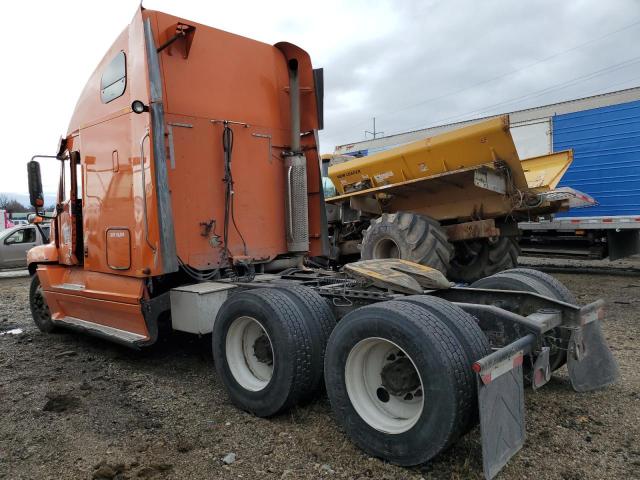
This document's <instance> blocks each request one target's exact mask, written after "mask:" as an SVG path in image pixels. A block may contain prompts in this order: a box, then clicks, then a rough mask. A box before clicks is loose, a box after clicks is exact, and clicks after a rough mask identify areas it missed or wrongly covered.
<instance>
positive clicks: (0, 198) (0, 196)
mask: <svg viewBox="0 0 640 480" xmlns="http://www.w3.org/2000/svg"><path fill="white" fill-rule="evenodd" d="M9 202H10V200H9V196H8V195H7V194H6V193H0V210H6V209H7V205H8V204H9Z"/></svg>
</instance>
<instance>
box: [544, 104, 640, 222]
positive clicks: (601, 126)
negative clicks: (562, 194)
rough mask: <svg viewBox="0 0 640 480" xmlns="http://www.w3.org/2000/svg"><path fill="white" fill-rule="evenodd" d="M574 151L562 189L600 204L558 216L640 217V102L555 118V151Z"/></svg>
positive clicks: (562, 182)
mask: <svg viewBox="0 0 640 480" xmlns="http://www.w3.org/2000/svg"><path fill="white" fill-rule="evenodd" d="M568 148H573V152H574V160H573V163H572V165H571V167H569V170H568V171H567V173H566V174H565V175H564V177H563V179H562V181H561V183H560V185H562V186H569V187H573V188H576V189H578V190H581V191H583V192H585V193H588V194H589V195H591V196H593V197H594V198H595V199H596V200H597V201H598V202H599V205H598V206H596V207H591V208H584V209H574V210H571V211H569V212H566V213H563V214H559V215H558V216H564V217H566V216H569V217H583V216H600V215H640V101H634V102H629V103H622V104H619V105H611V106H608V107H602V108H594V109H592V110H585V111H582V112H575V113H567V114H564V115H556V116H554V117H553V149H554V151H559V150H566V149H568Z"/></svg>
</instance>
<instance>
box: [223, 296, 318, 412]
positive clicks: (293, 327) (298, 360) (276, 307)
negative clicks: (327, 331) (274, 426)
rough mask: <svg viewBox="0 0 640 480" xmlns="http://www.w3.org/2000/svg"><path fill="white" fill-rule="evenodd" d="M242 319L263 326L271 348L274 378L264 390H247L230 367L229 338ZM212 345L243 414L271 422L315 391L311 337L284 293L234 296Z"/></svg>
mask: <svg viewBox="0 0 640 480" xmlns="http://www.w3.org/2000/svg"><path fill="white" fill-rule="evenodd" d="M241 317H251V318H252V319H254V320H256V321H257V322H259V323H260V324H261V327H262V328H263V329H264V331H266V333H267V335H268V340H269V341H270V345H271V348H272V350H271V352H272V364H273V371H272V375H271V378H270V379H269V380H268V383H267V384H266V385H265V386H264V387H263V388H260V389H259V390H255V389H254V390H251V389H249V388H246V387H244V386H242V385H241V384H240V383H239V381H238V380H237V379H236V377H235V376H234V374H233V373H232V371H231V368H230V367H229V363H228V361H227V347H226V342H227V335H228V333H229V329H230V327H231V326H232V325H233V324H234V323H235V322H236V321H240V320H241ZM212 343H213V359H214V362H215V366H216V370H217V372H218V375H219V377H220V378H221V379H222V382H223V383H224V385H225V387H226V389H227V392H228V393H229V396H230V397H231V400H232V401H233V403H235V404H236V405H237V406H238V407H240V408H241V409H243V410H246V411H248V412H251V413H253V414H255V415H257V416H259V417H270V416H273V415H276V414H278V413H280V412H282V411H284V410H287V409H288V408H290V407H292V406H293V405H295V404H296V403H298V402H299V401H300V400H301V399H302V398H303V397H304V395H305V394H306V393H307V392H308V391H309V389H311V388H312V385H313V379H314V377H315V375H314V371H313V364H312V361H313V353H314V350H316V349H314V339H313V337H312V332H311V331H310V329H309V327H308V325H307V322H306V321H305V319H304V312H303V311H302V310H301V309H300V308H299V307H298V306H297V305H296V302H294V301H293V300H292V298H291V297H289V296H288V295H287V294H286V293H284V292H282V291H278V290H275V289H271V288H258V289H254V290H249V291H244V292H240V293H237V294H234V295H232V296H231V297H230V298H228V299H227V300H226V301H225V302H224V304H223V305H222V307H221V308H220V310H219V312H218V315H217V316H216V320H215V323H214V326H213V332H212ZM256 356H257V355H256Z"/></svg>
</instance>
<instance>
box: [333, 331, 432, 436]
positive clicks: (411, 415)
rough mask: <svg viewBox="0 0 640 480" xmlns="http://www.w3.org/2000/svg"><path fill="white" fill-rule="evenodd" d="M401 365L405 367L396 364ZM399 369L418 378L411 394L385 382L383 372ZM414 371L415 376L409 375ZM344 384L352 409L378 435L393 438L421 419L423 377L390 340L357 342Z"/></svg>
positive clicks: (352, 351)
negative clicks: (392, 387) (393, 388)
mask: <svg viewBox="0 0 640 480" xmlns="http://www.w3.org/2000/svg"><path fill="white" fill-rule="evenodd" d="M400 359H402V360H400ZM406 359H408V360H409V361H410V363H409V362H407V361H406ZM398 361H400V362H402V363H401V364H398V363H396V362H398ZM390 364H394V365H390ZM399 365H402V372H403V373H404V374H405V377H406V374H409V373H410V374H411V375H413V374H414V373H415V375H417V381H416V380H415V379H414V380H413V381H411V382H409V383H410V384H411V389H410V391H407V390H406V389H403V390H396V391H395V392H393V390H392V389H389V385H386V384H384V383H385V382H383V369H385V367H388V368H389V366H390V367H394V366H399ZM411 367H413V372H414V373H411V372H410V371H409V369H410V368H411ZM388 368H387V371H388ZM385 375H388V373H386V374H385ZM387 378H389V377H387ZM395 380H397V379H395ZM395 380H394V383H395ZM345 383H346V387H347V394H348V395H349V400H350V401H351V405H353V408H354V409H355V410H356V412H358V415H360V417H361V418H362V419H363V420H364V421H365V422H366V423H367V424H369V426H371V427H373V428H375V429H376V430H378V431H381V432H384V433H391V434H398V433H403V432H406V431H407V430H409V429H410V428H411V427H413V426H414V425H415V424H416V422H417V421H418V419H419V418H420V416H421V415H422V411H423V409H424V386H423V383H422V378H421V377H420V373H419V372H418V370H417V368H416V366H415V363H414V361H413V359H412V358H411V357H409V355H407V352H405V351H404V350H403V349H401V348H400V347H399V346H398V345H396V344H395V343H393V342H391V341H389V340H386V339H384V338H378V337H372V338H367V339H364V340H361V341H360V342H358V343H357V344H356V345H355V346H354V347H353V348H352V349H351V351H350V352H349V355H348V357H347V362H346V364H345ZM386 383H389V381H388V380H387V381H386ZM394 386H395V387H397V385H394ZM414 386H415V388H413V387H414ZM380 389H382V390H383V391H381V390H380ZM384 392H386V395H385V394H384Z"/></svg>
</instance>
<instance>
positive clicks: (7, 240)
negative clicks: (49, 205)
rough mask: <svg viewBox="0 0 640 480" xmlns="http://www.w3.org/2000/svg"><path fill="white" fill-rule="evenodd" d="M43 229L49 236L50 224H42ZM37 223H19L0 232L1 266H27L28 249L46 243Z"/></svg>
mask: <svg viewBox="0 0 640 480" xmlns="http://www.w3.org/2000/svg"><path fill="white" fill-rule="evenodd" d="M40 228H42V231H43V232H44V234H45V235H46V236H47V237H49V225H42V226H41V227H40ZM45 241H48V240H45V239H43V238H42V235H41V234H40V232H39V231H38V229H37V228H36V227H35V225H18V226H16V227H12V228H8V229H7V230H3V231H2V232H0V268H16V267H26V266H27V251H28V250H29V249H30V248H32V247H35V246H36V245H42V244H43V243H45Z"/></svg>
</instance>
